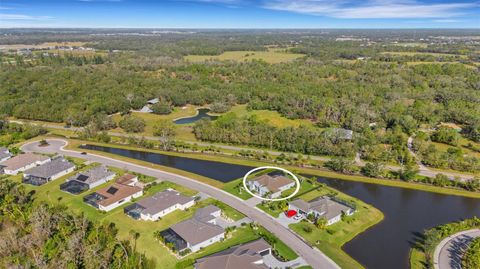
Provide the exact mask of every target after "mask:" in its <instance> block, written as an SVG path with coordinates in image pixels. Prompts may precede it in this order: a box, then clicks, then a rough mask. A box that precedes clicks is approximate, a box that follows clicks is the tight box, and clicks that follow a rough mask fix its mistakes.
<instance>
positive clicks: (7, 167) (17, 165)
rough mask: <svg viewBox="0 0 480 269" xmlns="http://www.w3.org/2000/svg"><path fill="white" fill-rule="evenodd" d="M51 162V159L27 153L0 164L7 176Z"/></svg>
mask: <svg viewBox="0 0 480 269" xmlns="http://www.w3.org/2000/svg"><path fill="white" fill-rule="evenodd" d="M49 161H50V157H47V156H43V155H39V154H33V153H25V154H19V155H17V156H15V157H13V158H10V159H8V160H6V161H3V162H1V163H0V168H1V169H0V170H3V173H5V174H7V175H16V174H18V173H20V172H23V171H25V170H27V169H30V168H33V167H35V166H37V165H42V164H45V163H47V162H49Z"/></svg>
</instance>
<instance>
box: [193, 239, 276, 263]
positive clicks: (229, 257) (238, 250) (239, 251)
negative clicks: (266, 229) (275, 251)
mask: <svg viewBox="0 0 480 269" xmlns="http://www.w3.org/2000/svg"><path fill="white" fill-rule="evenodd" d="M270 248H271V246H270V245H269V244H268V243H267V242H266V241H265V240H264V239H263V238H261V239H258V240H255V241H252V242H248V243H245V244H243V245H238V246H234V247H231V248H229V249H227V250H224V251H221V252H218V253H216V254H213V255H210V256H207V257H205V258H201V259H198V260H197V262H196V263H195V268H196V269H210V268H219V269H220V268H221V269H260V268H265V269H266V268H268V267H267V266H266V265H264V264H256V263H257V262H258V261H260V260H263V257H262V256H261V255H260V254H259V252H261V251H264V250H266V249H270Z"/></svg>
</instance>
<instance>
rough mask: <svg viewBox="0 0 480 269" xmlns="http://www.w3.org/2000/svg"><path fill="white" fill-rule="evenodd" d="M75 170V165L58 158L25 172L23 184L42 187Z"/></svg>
mask: <svg viewBox="0 0 480 269" xmlns="http://www.w3.org/2000/svg"><path fill="white" fill-rule="evenodd" d="M74 170H75V165H74V164H73V163H71V162H69V161H68V160H66V159H64V158H63V157H58V158H55V159H53V160H52V161H50V162H46V163H44V164H42V165H40V166H37V167H33V168H30V169H28V170H25V172H24V173H23V182H24V183H28V184H32V185H37V186H39V185H43V184H45V183H47V182H49V181H52V180H55V179H57V178H59V177H62V176H64V175H66V174H69V173H71V172H73V171H74Z"/></svg>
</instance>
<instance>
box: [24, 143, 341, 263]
mask: <svg viewBox="0 0 480 269" xmlns="http://www.w3.org/2000/svg"><path fill="white" fill-rule="evenodd" d="M47 141H48V143H49V146H46V147H39V146H38V145H39V144H38V142H30V143H27V144H25V145H23V146H22V147H21V149H22V150H23V151H25V152H40V153H57V154H62V155H65V156H70V157H76V158H81V159H87V160H89V161H93V162H98V163H102V164H105V165H108V166H113V167H118V168H121V169H127V170H130V171H134V172H137V173H142V174H145V175H149V176H153V177H156V178H160V179H163V180H168V181H172V182H174V183H176V184H179V185H182V186H185V187H187V188H190V189H194V190H197V191H199V192H203V193H206V194H208V195H210V196H211V197H213V198H214V199H217V200H219V201H222V202H224V203H226V204H227V205H229V206H231V207H233V208H235V209H236V210H238V211H239V212H241V213H243V214H244V215H246V216H247V217H249V218H250V219H252V220H253V221H255V222H257V223H259V224H260V225H262V226H263V227H265V228H266V229H267V230H269V231H270V232H272V233H273V234H275V235H276V236H277V237H278V238H279V239H280V240H281V241H283V242H284V243H285V244H287V245H288V246H289V247H290V248H292V249H293V250H294V251H295V252H297V254H298V255H299V256H301V257H302V258H303V259H304V260H305V261H306V262H307V263H308V264H310V265H311V266H312V267H313V268H315V269H320V268H322V269H323V268H325V269H333V268H335V269H337V268H340V267H339V266H338V265H337V264H336V263H335V262H333V261H332V260H331V259H330V258H329V257H327V256H326V255H325V254H323V253H322V252H320V251H319V250H318V249H316V248H312V247H310V246H309V245H308V244H307V243H306V242H305V241H304V240H303V239H301V238H300V237H299V236H297V235H296V234H294V233H293V232H292V231H291V230H289V229H287V228H285V227H283V226H282V225H280V224H279V223H278V222H277V221H276V220H275V219H274V218H273V217H271V216H270V215H268V214H266V213H264V212H263V211H261V210H259V209H258V208H256V207H251V206H249V205H247V204H246V203H245V201H243V200H241V199H240V198H238V197H236V196H233V195H231V194H229V193H227V192H225V191H222V190H220V189H217V188H215V187H212V186H210V185H207V184H205V183H202V182H199V181H196V180H194V179H191V178H188V177H184V176H180V175H176V174H173V173H168V172H164V171H161V170H158V169H153V168H150V167H147V166H142V165H137V164H133V163H129V162H125V161H121V160H116V159H112V158H108V157H104V156H100V155H96V154H90V153H89V154H87V155H81V154H80V152H78V151H72V150H67V149H64V148H63V147H64V146H66V145H67V141H65V140H61V139H48V140H47Z"/></svg>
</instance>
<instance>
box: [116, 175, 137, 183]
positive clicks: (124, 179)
mask: <svg viewBox="0 0 480 269" xmlns="http://www.w3.org/2000/svg"><path fill="white" fill-rule="evenodd" d="M136 178H137V176H136V175H132V174H124V175H123V176H121V177H119V178H117V180H116V182H117V183H118V184H124V185H128V184H131V183H132V182H134V181H135V179H136Z"/></svg>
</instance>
